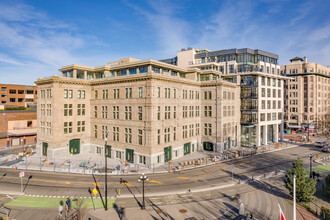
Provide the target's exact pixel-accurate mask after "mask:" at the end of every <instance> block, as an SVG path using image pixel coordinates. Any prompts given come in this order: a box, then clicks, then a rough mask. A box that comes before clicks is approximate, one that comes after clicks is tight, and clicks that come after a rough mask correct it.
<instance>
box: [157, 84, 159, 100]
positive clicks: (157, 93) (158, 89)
mask: <svg viewBox="0 0 330 220" xmlns="http://www.w3.org/2000/svg"><path fill="white" fill-rule="evenodd" d="M157 97H158V98H160V87H157Z"/></svg>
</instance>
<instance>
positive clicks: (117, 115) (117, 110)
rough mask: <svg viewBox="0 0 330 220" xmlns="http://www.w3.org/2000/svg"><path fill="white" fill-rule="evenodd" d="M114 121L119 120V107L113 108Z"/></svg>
mask: <svg viewBox="0 0 330 220" xmlns="http://www.w3.org/2000/svg"><path fill="white" fill-rule="evenodd" d="M113 119H119V106H113Z"/></svg>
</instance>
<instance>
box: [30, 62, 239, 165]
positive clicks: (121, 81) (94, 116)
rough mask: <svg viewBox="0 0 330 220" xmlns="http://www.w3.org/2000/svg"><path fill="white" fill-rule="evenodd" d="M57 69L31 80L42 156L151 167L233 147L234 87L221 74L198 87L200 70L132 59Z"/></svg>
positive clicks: (236, 97)
mask: <svg viewBox="0 0 330 220" xmlns="http://www.w3.org/2000/svg"><path fill="white" fill-rule="evenodd" d="M60 71H61V73H62V76H52V77H49V78H39V79H38V81H37V82H36V84H37V85H38V94H39V97H38V140H37V153H38V154H40V155H43V156H47V157H48V158H53V157H61V158H66V157H68V156H69V155H70V154H90V155H97V154H100V155H104V154H106V156H107V157H110V158H112V159H118V160H123V161H127V162H130V163H139V164H146V165H148V166H149V165H151V164H153V165H159V164H162V163H164V162H168V161H170V160H172V159H175V158H179V157H183V156H184V155H187V154H190V153H192V152H195V151H197V150H208V151H220V150H221V148H220V147H219V145H216V144H215V143H221V142H226V143H227V147H234V146H237V144H239V141H238V140H239V137H240V126H239V120H240V119H239V115H240V107H239V106H240V97H239V87H237V85H236V83H232V82H228V81H224V80H222V79H221V73H220V72H216V73H213V76H214V77H213V78H212V80H209V81H202V80H201V76H202V75H203V74H205V73H204V72H203V71H201V70H198V69H195V68H181V67H178V66H175V65H171V64H167V63H164V62H160V61H154V60H143V61H141V60H137V59H133V58H125V59H121V60H119V61H117V62H112V63H108V64H106V65H104V66H99V67H87V66H81V65H69V66H64V67H62V68H61V69H60ZM107 134H108V138H107V146H106V149H105V150H104V147H105V146H104V145H105V138H106V136H107Z"/></svg>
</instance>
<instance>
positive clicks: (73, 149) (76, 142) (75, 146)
mask: <svg viewBox="0 0 330 220" xmlns="http://www.w3.org/2000/svg"><path fill="white" fill-rule="evenodd" d="M69 145H70V154H79V153H80V139H72V140H70V144H69Z"/></svg>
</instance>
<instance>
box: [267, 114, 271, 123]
mask: <svg viewBox="0 0 330 220" xmlns="http://www.w3.org/2000/svg"><path fill="white" fill-rule="evenodd" d="M271 117H272V114H271V113H267V121H271Z"/></svg>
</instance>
